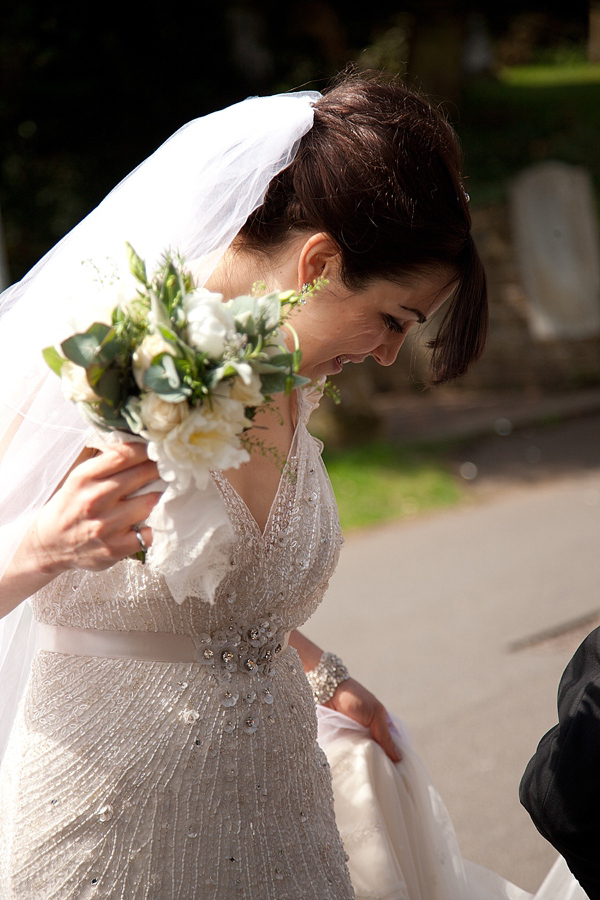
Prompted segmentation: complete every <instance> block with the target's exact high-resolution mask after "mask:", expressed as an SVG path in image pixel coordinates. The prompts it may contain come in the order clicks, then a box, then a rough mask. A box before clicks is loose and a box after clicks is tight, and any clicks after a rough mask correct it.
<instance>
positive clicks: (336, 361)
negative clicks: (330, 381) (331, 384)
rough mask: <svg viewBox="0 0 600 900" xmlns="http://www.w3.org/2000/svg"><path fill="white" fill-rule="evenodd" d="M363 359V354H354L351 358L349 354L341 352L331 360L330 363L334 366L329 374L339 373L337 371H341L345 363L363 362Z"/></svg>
mask: <svg viewBox="0 0 600 900" xmlns="http://www.w3.org/2000/svg"><path fill="white" fill-rule="evenodd" d="M365 359H366V357H364V356H356V357H354V358H352V357H350V356H345V355H344V354H342V355H340V356H336V357H334V358H333V360H332V364H333V366H334V367H335V371H334V372H332V373H331V374H332V375H339V373H340V372H341V371H342V368H343V367H344V366H345V365H346V363H355V364H358V363H361V362H364V360H365Z"/></svg>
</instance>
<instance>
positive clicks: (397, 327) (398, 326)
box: [383, 314, 404, 334]
mask: <svg viewBox="0 0 600 900" xmlns="http://www.w3.org/2000/svg"><path fill="white" fill-rule="evenodd" d="M383 321H384V323H385V327H386V328H389V330H390V331H395V332H396V334H404V323H403V322H399V321H398V319H395V318H394V317H393V316H389V315H387V314H386V315H384V317H383Z"/></svg>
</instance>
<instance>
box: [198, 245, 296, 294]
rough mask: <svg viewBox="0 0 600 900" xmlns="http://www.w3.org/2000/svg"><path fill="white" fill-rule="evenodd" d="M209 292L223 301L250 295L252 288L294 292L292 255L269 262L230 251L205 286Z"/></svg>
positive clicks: (260, 256)
mask: <svg viewBox="0 0 600 900" xmlns="http://www.w3.org/2000/svg"><path fill="white" fill-rule="evenodd" d="M205 287H206V288H208V290H209V291H214V292H215V293H218V294H223V297H225V299H226V300H227V299H230V298H232V297H239V296H240V295H241V294H250V293H252V291H253V289H254V288H256V289H257V290H258V292H259V293H262V292H263V290H266V291H287V290H298V287H299V285H298V263H297V259H296V257H295V255H294V253H293V252H292V253H286V254H285V255H284V257H283V258H276V259H270V258H269V257H267V256H262V255H258V254H254V253H249V252H247V251H244V250H243V249H241V248H239V247H230V248H229V249H228V250H227V251H226V252H225V253H224V254H223V256H222V257H221V260H220V262H219V264H218V265H217V267H216V268H215V270H214V271H213V273H212V275H211V276H210V278H209V279H208V281H207V282H206V284H205Z"/></svg>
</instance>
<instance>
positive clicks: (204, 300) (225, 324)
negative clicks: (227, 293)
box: [184, 289, 235, 359]
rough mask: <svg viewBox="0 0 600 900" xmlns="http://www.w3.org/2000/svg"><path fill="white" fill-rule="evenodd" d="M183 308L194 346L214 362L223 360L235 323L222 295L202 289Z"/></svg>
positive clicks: (186, 301) (188, 335)
mask: <svg viewBox="0 0 600 900" xmlns="http://www.w3.org/2000/svg"><path fill="white" fill-rule="evenodd" d="M184 309H185V314H186V318H187V321H188V327H187V339H188V341H189V343H190V344H191V346H192V347H195V348H196V349H197V350H199V351H200V352H201V353H207V354H208V355H209V356H210V358H211V359H220V358H221V356H222V355H223V351H224V350H225V343H226V341H227V339H228V338H230V337H232V336H233V335H234V334H235V322H234V319H233V316H232V315H231V312H230V311H229V309H227V307H226V306H225V305H224V303H223V297H222V295H221V294H212V293H211V292H210V291H206V290H203V289H200V290H197V291H194V292H193V293H191V294H188V296H187V297H186V298H185V300H184Z"/></svg>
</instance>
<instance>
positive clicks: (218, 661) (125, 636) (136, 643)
mask: <svg viewBox="0 0 600 900" xmlns="http://www.w3.org/2000/svg"><path fill="white" fill-rule="evenodd" d="M290 633H291V632H289V631H288V632H286V633H282V634H280V635H277V636H274V637H273V639H272V640H271V641H266V642H265V645H264V646H262V647H260V648H252V647H248V646H247V645H245V646H244V648H243V650H242V651H240V649H239V646H238V645H236V644H234V643H232V642H227V643H226V644H223V645H222V646H220V645H217V644H215V643H214V642H213V641H212V640H210V638H211V637H212V635H201V636H200V637H199V638H196V639H194V638H192V637H191V636H190V635H189V634H171V633H169V632H155V631H102V630H96V629H95V628H74V627H72V626H70V625H47V624H46V623H45V622H38V635H39V644H38V646H39V648H40V650H49V651H52V652H54V653H65V654H67V655H69V656H96V657H101V658H106V659H143V660H152V661H154V662H171V663H193V662H198V663H201V664H202V665H208V666H210V667H211V668H213V669H214V668H223V667H224V668H226V669H228V670H230V671H231V670H235V669H240V670H241V671H243V672H246V673H248V674H253V673H254V672H256V671H264V670H265V669H266V668H268V667H269V666H270V663H271V662H272V660H273V658H274V654H276V653H281V652H282V651H283V650H285V649H286V647H287V646H288V640H289V636H290ZM206 638H209V641H207V640H206Z"/></svg>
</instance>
